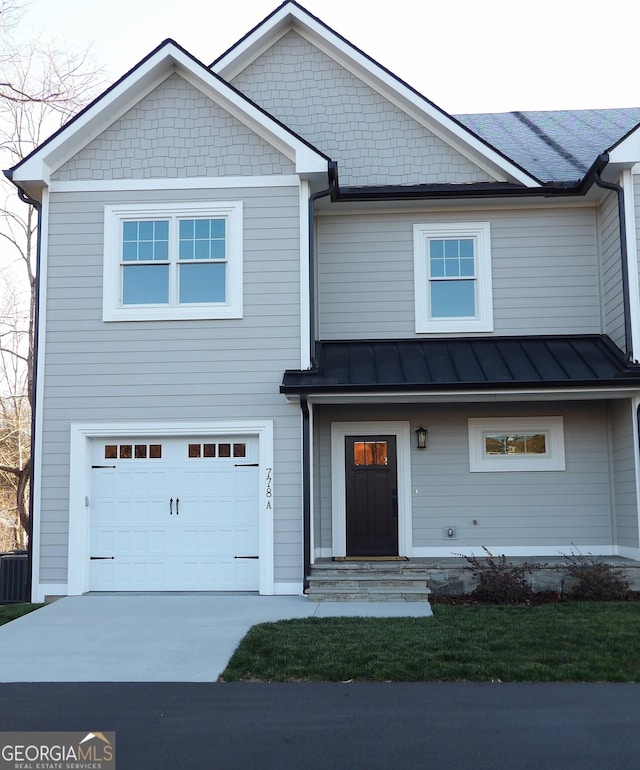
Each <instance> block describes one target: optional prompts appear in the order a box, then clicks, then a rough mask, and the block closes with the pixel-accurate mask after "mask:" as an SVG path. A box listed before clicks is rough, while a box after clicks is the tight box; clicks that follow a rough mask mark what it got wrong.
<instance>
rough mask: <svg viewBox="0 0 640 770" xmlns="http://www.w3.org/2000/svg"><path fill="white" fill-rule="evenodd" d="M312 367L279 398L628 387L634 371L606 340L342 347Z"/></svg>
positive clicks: (321, 350)
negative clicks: (373, 392) (519, 388)
mask: <svg viewBox="0 0 640 770" xmlns="http://www.w3.org/2000/svg"><path fill="white" fill-rule="evenodd" d="M317 353H318V356H317V360H318V366H317V367H316V368H315V369H310V370H287V371H286V372H285V374H284V379H283V382H282V386H281V388H280V390H281V392H282V393H320V392H336V391H339V392H349V391H403V390H411V391H415V390H423V391H425V392H427V391H429V390H443V389H445V390H446V389H447V388H450V389H452V390H455V389H461V388H479V389H492V388H497V387H499V388H505V387H506V388H508V387H531V388H536V389H541V388H546V387H552V386H560V387H561V386H583V387H597V386H612V385H614V386H621V385H626V386H631V387H639V388H640V365H639V364H636V363H630V362H628V361H627V360H626V359H625V357H624V355H623V353H622V352H621V351H620V349H619V348H618V347H616V345H615V344H614V343H613V342H612V341H611V339H610V338H609V337H607V336H605V335H586V336H584V335H575V336H569V335H567V336H526V337H482V338H478V337H464V338H456V339H428V340H425V339H414V340H347V341H344V340H340V341H325V342H319V343H318V350H317Z"/></svg>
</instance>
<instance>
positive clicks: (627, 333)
mask: <svg viewBox="0 0 640 770" xmlns="http://www.w3.org/2000/svg"><path fill="white" fill-rule="evenodd" d="M600 157H601V159H602V163H601V164H600V165H599V167H598V169H597V171H596V173H595V177H594V181H595V183H596V185H597V186H598V187H602V188H603V189H605V190H613V192H615V193H616V195H617V196H618V221H619V226H620V263H621V267H622V304H623V314H624V345H625V352H626V356H627V361H633V360H634V357H633V341H632V336H631V299H630V296H629V253H628V250H627V223H626V219H625V211H624V208H625V207H624V190H623V188H622V185H619V184H617V183H615V182H605V180H604V179H603V178H602V176H601V174H602V171H603V169H604V167H605V165H606V164H607V162H608V161H609V156H608V155H607V154H605V155H601V156H600Z"/></svg>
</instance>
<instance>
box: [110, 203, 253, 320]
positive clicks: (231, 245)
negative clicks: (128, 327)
mask: <svg viewBox="0 0 640 770" xmlns="http://www.w3.org/2000/svg"><path fill="white" fill-rule="evenodd" d="M104 268H105V270H104V320H105V321H120V320H121V321H142V320H163V319H169V320H171V319H187V318H241V317H242V204H241V203H240V202H233V203H211V204H209V203H205V204H203V203H186V202H185V203H180V204H174V205H173V206H171V207H167V208H164V207H161V206H158V205H156V204H137V205H123V206H107V207H106V209H105V265H104Z"/></svg>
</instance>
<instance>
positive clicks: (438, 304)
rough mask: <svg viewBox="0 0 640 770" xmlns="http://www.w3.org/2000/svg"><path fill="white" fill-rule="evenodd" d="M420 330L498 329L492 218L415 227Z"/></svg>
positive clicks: (448, 331) (418, 323) (417, 316)
mask: <svg viewBox="0 0 640 770" xmlns="http://www.w3.org/2000/svg"><path fill="white" fill-rule="evenodd" d="M413 240H414V268H415V269H414V280H415V313H416V332H418V333H425V332H427V333H428V332H434V333H455V332H462V333H466V332H474V331H483V332H484V331H493V301H492V287H491V232H490V227H489V223H488V222H470V223H453V222H449V223H442V224H419V225H414V227H413Z"/></svg>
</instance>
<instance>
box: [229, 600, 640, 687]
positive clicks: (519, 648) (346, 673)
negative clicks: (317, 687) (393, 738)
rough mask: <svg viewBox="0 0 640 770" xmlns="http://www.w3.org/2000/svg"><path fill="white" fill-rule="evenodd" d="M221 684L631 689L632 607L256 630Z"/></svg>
mask: <svg viewBox="0 0 640 770" xmlns="http://www.w3.org/2000/svg"><path fill="white" fill-rule="evenodd" d="M222 679H224V680H225V681H246V680H260V681H278V682H283V681H295V680H302V681H314V682H319V681H330V682H340V681H350V680H358V681H363V680H370V681H394V682H429V681H462V680H467V681H476V682H487V681H498V680H499V681H503V682H597V681H609V682H639V681H640V602H600V603H596V602H575V603H566V604H545V605H541V606H538V607H495V606H478V605H462V606H446V605H435V606H434V617H433V618H322V619H316V618H307V619H303V620H284V621H280V622H278V623H263V624H261V625H258V626H254V627H253V628H252V629H251V630H250V631H249V633H248V634H247V636H246V637H245V638H244V640H243V641H242V643H241V644H240V646H239V647H238V649H237V650H236V652H235V654H234V655H233V657H232V658H231V660H230V662H229V665H228V667H227V669H226V670H225V671H224V673H223V675H222Z"/></svg>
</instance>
